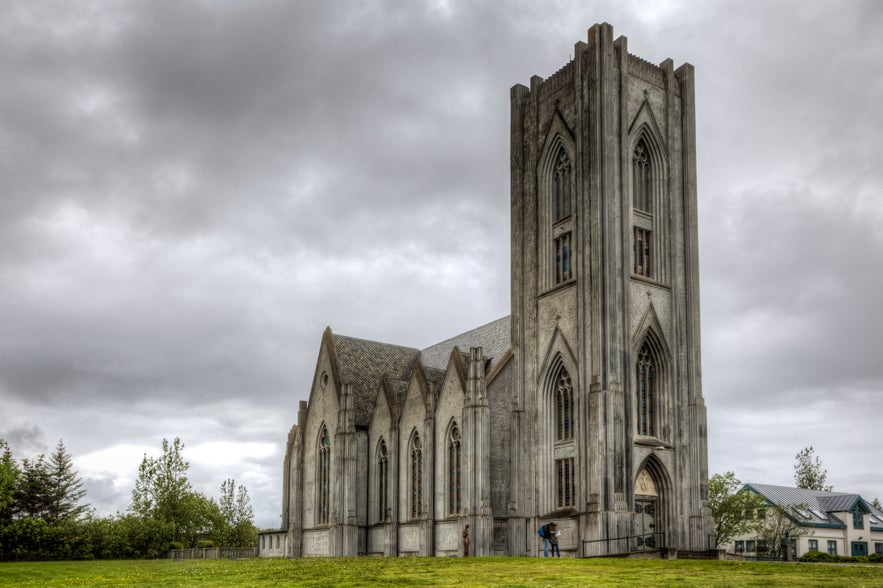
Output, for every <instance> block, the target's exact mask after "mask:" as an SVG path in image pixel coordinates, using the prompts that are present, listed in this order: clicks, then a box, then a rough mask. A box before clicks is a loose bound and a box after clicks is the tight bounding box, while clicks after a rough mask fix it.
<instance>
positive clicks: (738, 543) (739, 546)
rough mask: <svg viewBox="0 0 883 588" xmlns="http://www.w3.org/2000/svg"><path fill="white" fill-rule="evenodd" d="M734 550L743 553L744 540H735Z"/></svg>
mask: <svg viewBox="0 0 883 588" xmlns="http://www.w3.org/2000/svg"><path fill="white" fill-rule="evenodd" d="M735 544H736V546H735V550H736V553H744V552H745V542H744V541H735Z"/></svg>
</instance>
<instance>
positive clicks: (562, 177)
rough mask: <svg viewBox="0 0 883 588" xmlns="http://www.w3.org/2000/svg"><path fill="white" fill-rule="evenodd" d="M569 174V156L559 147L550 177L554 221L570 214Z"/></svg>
mask: <svg viewBox="0 0 883 588" xmlns="http://www.w3.org/2000/svg"><path fill="white" fill-rule="evenodd" d="M570 176H571V165H570V157H568V156H567V152H566V151H565V150H564V149H561V150H560V151H559V152H558V158H557V159H556V161H555V171H554V175H553V178H552V200H553V202H552V206H553V210H552V212H553V217H554V219H555V222H556V223H557V222H558V221H560V220H564V219H565V218H567V217H569V216H570V186H571V181H570Z"/></svg>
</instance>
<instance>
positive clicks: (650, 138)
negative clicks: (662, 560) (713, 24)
mask: <svg viewBox="0 0 883 588" xmlns="http://www.w3.org/2000/svg"><path fill="white" fill-rule="evenodd" d="M511 165H512V168H511V190H512V195H511V215H512V234H511V238H512V319H511V320H512V323H511V328H512V352H513V354H514V359H515V361H514V362H513V363H514V366H515V370H516V373H515V374H514V377H513V382H514V383H513V387H514V389H513V391H512V392H513V404H512V420H511V423H512V425H511V437H512V445H511V447H512V453H511V455H510V460H511V466H510V467H511V474H512V480H513V483H512V484H511V494H510V504H509V516H510V520H509V536H510V553H512V554H513V555H532V554H535V549H536V545H537V540H536V528H537V527H538V526H540V525H542V524H543V523H544V522H546V521H549V520H555V521H556V522H557V523H558V526H559V528H560V529H561V530H562V536H561V541H562V547H564V544H569V545H570V546H571V548H572V549H573V550H574V552H576V553H578V554H580V555H582V556H594V555H605V554H621V553H629V552H632V551H636V550H642V549H662V550H663V553H666V552H668V553H672V552H676V551H675V550H681V551H705V550H707V549H709V548H710V547H712V542H711V540H710V538H709V537H710V535H711V534H712V532H713V530H712V523H711V518H710V513H709V510H708V505H707V500H708V488H707V480H708V471H707V470H708V465H707V461H708V457H707V441H706V412H705V403H704V400H703V397H702V387H701V369H700V341H699V273H698V269H699V268H698V252H697V247H698V237H697V211H696V132H695V107H694V79H693V67H692V66H691V65H689V64H684V65H682V66H680V67H678V68H677V69H675V68H674V65H673V63H672V61H671V60H670V59H666V60H665V61H663V62H662V63H660V64H659V65H654V64H652V63H649V62H647V61H645V60H643V59H641V58H638V57H635V56H634V55H630V54H629V53H628V49H627V41H626V39H625V38H624V37H619V38H618V39H616V40H614V38H613V29H612V27H611V26H610V25H608V24H600V25H595V26H593V27H592V28H591V29H589V31H588V42H587V43H582V42H580V43H577V44H576V46H575V48H574V57H573V60H572V61H570V62H569V63H567V64H566V65H564V67H562V68H561V69H560V70H558V71H557V72H556V73H554V74H553V75H552V76H550V77H548V78H546V79H543V78H541V77H539V76H534V77H533V78H531V83H530V88H527V87H525V86H523V85H516V86H514V87H513V88H512V90H511Z"/></svg>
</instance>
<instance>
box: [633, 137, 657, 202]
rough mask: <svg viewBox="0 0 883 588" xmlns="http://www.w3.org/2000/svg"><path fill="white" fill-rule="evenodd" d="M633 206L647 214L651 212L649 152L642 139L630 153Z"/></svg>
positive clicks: (651, 195) (651, 194) (651, 191)
mask: <svg viewBox="0 0 883 588" xmlns="http://www.w3.org/2000/svg"><path fill="white" fill-rule="evenodd" d="M632 189H633V190H634V197H633V199H632V201H633V206H634V207H635V208H637V209H638V210H643V211H644V212H647V213H652V212H653V190H652V168H651V166H650V150H649V149H647V144H646V143H645V142H644V139H643V138H642V139H640V140H639V141H638V144H637V145H635V150H634V152H633V153H632Z"/></svg>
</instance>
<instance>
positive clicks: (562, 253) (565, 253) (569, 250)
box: [555, 233, 573, 284]
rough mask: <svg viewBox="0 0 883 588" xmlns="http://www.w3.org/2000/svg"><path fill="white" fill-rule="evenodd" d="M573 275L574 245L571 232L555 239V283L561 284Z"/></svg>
mask: <svg viewBox="0 0 883 588" xmlns="http://www.w3.org/2000/svg"><path fill="white" fill-rule="evenodd" d="M572 277H573V246H572V245H571V243H570V233H564V234H563V235H561V236H560V237H558V238H556V239H555V283H556V284H561V283H562V282H566V281H568V280H570V279H571V278H572Z"/></svg>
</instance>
